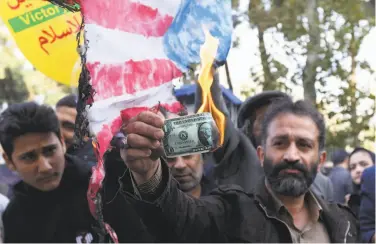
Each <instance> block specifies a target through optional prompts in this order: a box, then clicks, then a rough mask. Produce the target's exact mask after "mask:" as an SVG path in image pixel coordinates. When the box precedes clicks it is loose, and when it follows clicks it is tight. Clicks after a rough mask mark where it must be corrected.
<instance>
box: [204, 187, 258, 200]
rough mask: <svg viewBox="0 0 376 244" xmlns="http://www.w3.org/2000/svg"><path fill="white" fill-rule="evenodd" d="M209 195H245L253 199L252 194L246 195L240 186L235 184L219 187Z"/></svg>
mask: <svg viewBox="0 0 376 244" xmlns="http://www.w3.org/2000/svg"><path fill="white" fill-rule="evenodd" d="M211 195H245V196H249V197H253V194H251V193H247V192H246V191H245V190H244V189H243V188H242V187H241V186H239V185H235V184H225V185H220V186H218V188H216V189H214V190H213V191H212V192H211Z"/></svg>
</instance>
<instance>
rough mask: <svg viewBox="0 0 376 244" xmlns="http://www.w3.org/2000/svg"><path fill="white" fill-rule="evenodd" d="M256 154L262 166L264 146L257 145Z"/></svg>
mask: <svg viewBox="0 0 376 244" xmlns="http://www.w3.org/2000/svg"><path fill="white" fill-rule="evenodd" d="M257 156H258V158H259V160H260V163H261V166H264V158H265V152H264V148H263V147H262V146H258V147H257Z"/></svg>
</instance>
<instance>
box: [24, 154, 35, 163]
mask: <svg viewBox="0 0 376 244" xmlns="http://www.w3.org/2000/svg"><path fill="white" fill-rule="evenodd" d="M36 158H37V156H36V155H35V154H34V153H28V154H25V155H23V156H22V157H21V159H22V160H24V161H29V162H31V161H35V160H36Z"/></svg>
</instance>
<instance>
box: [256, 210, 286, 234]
mask: <svg viewBox="0 0 376 244" xmlns="http://www.w3.org/2000/svg"><path fill="white" fill-rule="evenodd" d="M259 205H260V207H261V208H262V210H264V213H265V215H266V217H268V218H269V219H275V220H277V221H278V222H280V223H282V224H284V225H285V227H286V228H287V230H288V231H289V233H290V230H289V226H288V225H287V224H286V223H285V222H284V221H282V220H280V219H278V218H276V217H273V216H270V215H269V214H268V211H266V208H265V207H264V206H262V205H261V203H259ZM290 238H291V240H292V237H291V234H290Z"/></svg>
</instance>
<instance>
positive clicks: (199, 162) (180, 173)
mask: <svg viewBox="0 0 376 244" xmlns="http://www.w3.org/2000/svg"><path fill="white" fill-rule="evenodd" d="M167 164H168V167H169V168H170V169H171V173H172V175H173V177H174V178H175V179H176V180H177V181H178V182H179V188H180V189H181V190H182V191H184V192H187V193H189V192H191V191H193V190H195V189H196V188H197V187H198V186H200V182H201V179H202V175H203V171H204V166H203V159H202V156H201V154H194V155H187V156H182V157H176V158H168V159H167Z"/></svg>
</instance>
